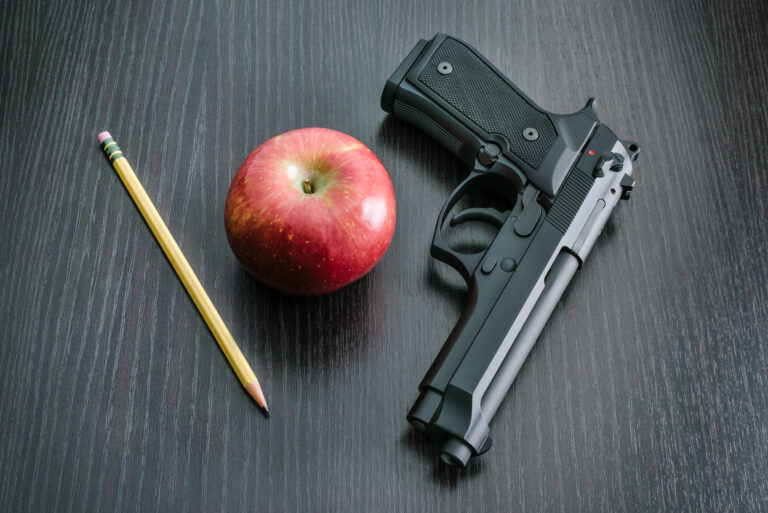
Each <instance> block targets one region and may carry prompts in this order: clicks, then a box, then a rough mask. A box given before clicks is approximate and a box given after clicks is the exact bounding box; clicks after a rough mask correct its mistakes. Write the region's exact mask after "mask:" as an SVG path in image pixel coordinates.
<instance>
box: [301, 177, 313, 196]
mask: <svg viewBox="0 0 768 513" xmlns="http://www.w3.org/2000/svg"><path fill="white" fill-rule="evenodd" d="M301 186H302V188H303V189H304V192H305V193H306V194H312V182H310V181H309V180H304V181H303V182H301Z"/></svg>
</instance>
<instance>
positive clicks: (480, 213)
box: [450, 207, 509, 229]
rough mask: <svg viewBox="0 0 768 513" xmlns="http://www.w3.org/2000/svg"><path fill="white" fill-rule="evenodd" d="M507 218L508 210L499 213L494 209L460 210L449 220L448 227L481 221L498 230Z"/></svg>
mask: <svg viewBox="0 0 768 513" xmlns="http://www.w3.org/2000/svg"><path fill="white" fill-rule="evenodd" d="M508 216H509V210H507V211H504V212H499V211H498V210H496V209H495V208H490V207H489V208H468V209H466V210H462V211H461V212H459V213H458V214H456V215H455V216H453V217H452V218H451V222H450V225H451V226H456V225H457V224H461V223H465V222H467V221H482V222H484V223H488V224H490V225H491V226H495V227H496V228H498V229H501V227H502V226H503V225H504V222H505V221H506V220H507V217H508Z"/></svg>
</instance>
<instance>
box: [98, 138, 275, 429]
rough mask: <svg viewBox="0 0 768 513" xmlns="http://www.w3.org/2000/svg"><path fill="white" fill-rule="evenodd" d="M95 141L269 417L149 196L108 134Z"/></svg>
mask: <svg viewBox="0 0 768 513" xmlns="http://www.w3.org/2000/svg"><path fill="white" fill-rule="evenodd" d="M98 138H99V143H100V144H101V149H102V150H104V154H105V155H106V156H107V159H109V161H110V162H111V163H112V166H113V167H114V168H115V171H117V174H118V175H119V176H120V179H121V180H122V181H123V184H124V185H125V188H126V189H128V192H129V193H130V194H131V197H132V198H133V201H134V203H136V206H137V207H138V208H139V210H140V211H141V215H143V216H144V220H145V221H146V222H147V224H148V225H149V228H150V229H151V230H152V233H153V234H154V235H155V238H156V239H157V242H158V243H159V244H160V247H161V248H163V251H164V252H165V256H167V257H168V260H169V261H170V262H171V265H172V266H173V268H174V269H175V270H176V274H178V276H179V279H181V282H182V283H183V284H184V287H185V288H186V289H187V292H189V295H190V297H191V298H192V301H194V302H195V305H196V306H197V309H198V311H199V312H200V315H201V316H202V317H203V319H204V320H205V323H206V324H207V325H208V328H209V329H210V330H211V333H212V334H213V336H214V338H215V339H216V342H218V343H219V347H221V350H222V351H223V352H224V356H226V357H227V360H228V361H229V364H230V365H231V366H232V369H233V370H234V371H235V374H237V377H238V379H239V380H240V383H241V384H242V385H243V387H244V388H245V389H246V390H247V391H248V393H249V394H250V396H251V397H253V400H254V401H256V404H258V405H259V406H261V407H262V408H263V409H264V413H266V414H267V415H269V409H268V408H267V401H266V399H265V398H264V392H262V390H261V386H260V385H259V380H258V379H256V375H255V374H254V373H253V369H251V366H250V365H248V361H247V360H246V359H245V357H244V356H243V353H242V352H241V351H240V348H239V347H237V343H235V340H234V339H233V338H232V335H231V334H230V333H229V330H228V329H227V327H226V325H225V324H224V321H223V320H222V319H221V316H220V315H219V313H218V312H217V311H216V308H214V306H213V303H211V300H210V298H209V297H208V294H206V293H205V290H204V289H203V286H202V285H201V284H200V281H199V280H198V279H197V276H195V273H194V272H193V271H192V268H191V267H190V266H189V262H187V259H186V258H184V255H183V254H182V252H181V250H180V249H179V246H178V244H176V241H175V240H174V239H173V236H172V235H171V232H170V231H168V227H166V226H165V223H164V222H163V219H162V218H161V217H160V214H158V213H157V209H155V206H154V205H153V204H152V201H151V200H150V199H149V196H147V192H146V191H145V190H144V187H142V185H141V182H139V179H138V178H136V174H135V173H134V172H133V169H131V165H130V164H128V160H127V159H126V158H125V156H123V152H122V151H121V150H120V147H118V145H117V143H116V142H115V140H114V139H113V138H112V136H111V135H110V134H109V132H102V133H100V134H99V137H98Z"/></svg>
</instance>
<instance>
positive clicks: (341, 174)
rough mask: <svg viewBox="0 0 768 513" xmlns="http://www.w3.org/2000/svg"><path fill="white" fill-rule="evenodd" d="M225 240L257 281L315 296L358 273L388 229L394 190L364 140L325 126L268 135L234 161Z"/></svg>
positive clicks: (377, 255)
mask: <svg viewBox="0 0 768 513" xmlns="http://www.w3.org/2000/svg"><path fill="white" fill-rule="evenodd" d="M224 221H225V227H226V231H227V239H228V241H229V245H230V247H231V248H232V251H233V252H234V254H235V256H236V257H237V259H238V260H239V261H240V263H241V264H242V265H243V266H244V267H245V268H246V269H247V270H248V272H250V273H251V274H252V275H253V276H255V277H256V278H257V279H258V280H259V281H261V282H263V283H265V284H266V285H268V286H269V287H271V288H273V289H275V290H278V291H280V292H283V293H285V294H292V295H301V296H307V295H319V294H325V293H328V292H332V291H334V290H337V289H339V288H341V287H343V286H345V285H348V284H350V283H352V282H353V281H355V280H357V279H359V278H361V277H362V276H363V275H365V274H366V273H367V272H368V271H370V270H371V268H373V266H374V265H376V263H377V262H378V261H379V260H380V259H381V257H382V256H383V255H384V252H385V251H386V250H387V248H388V247H389V243H390V241H391V240H392V234H393V232H394V230H395V193H394V190H393V189H392V182H391V180H390V179H389V175H388V174H387V171H386V169H384V166H383V165H382V164H381V162H380V161H379V159H378V158H377V157H376V155H374V154H373V152H372V151H371V150H370V149H368V148H367V147H366V146H365V145H364V144H363V143H361V142H360V141H358V140H357V139H355V138H354V137H351V136H349V135H347V134H343V133H341V132H337V131H335V130H330V129H327V128H301V129H298V130H292V131H290V132H286V133H284V134H281V135H278V136H276V137H273V138H272V139H269V140H268V141H266V142H265V143H263V144H262V145H261V146H259V147H258V148H256V149H255V150H254V151H253V152H252V153H251V154H250V155H248V158H246V159H245V162H243V164H242V165H241V166H240V169H239V170H238V171H237V174H236V175H235V178H234V179H233V180H232V184H231V185H230V188H229V194H228V195H227V202H226V206H225V209H224Z"/></svg>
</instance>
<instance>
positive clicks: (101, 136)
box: [99, 130, 112, 144]
mask: <svg viewBox="0 0 768 513" xmlns="http://www.w3.org/2000/svg"><path fill="white" fill-rule="evenodd" d="M111 138H112V136H111V135H110V134H109V132H107V131H106V130H105V131H103V132H102V133H100V134H99V144H101V143H103V142H104V139H111Z"/></svg>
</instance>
